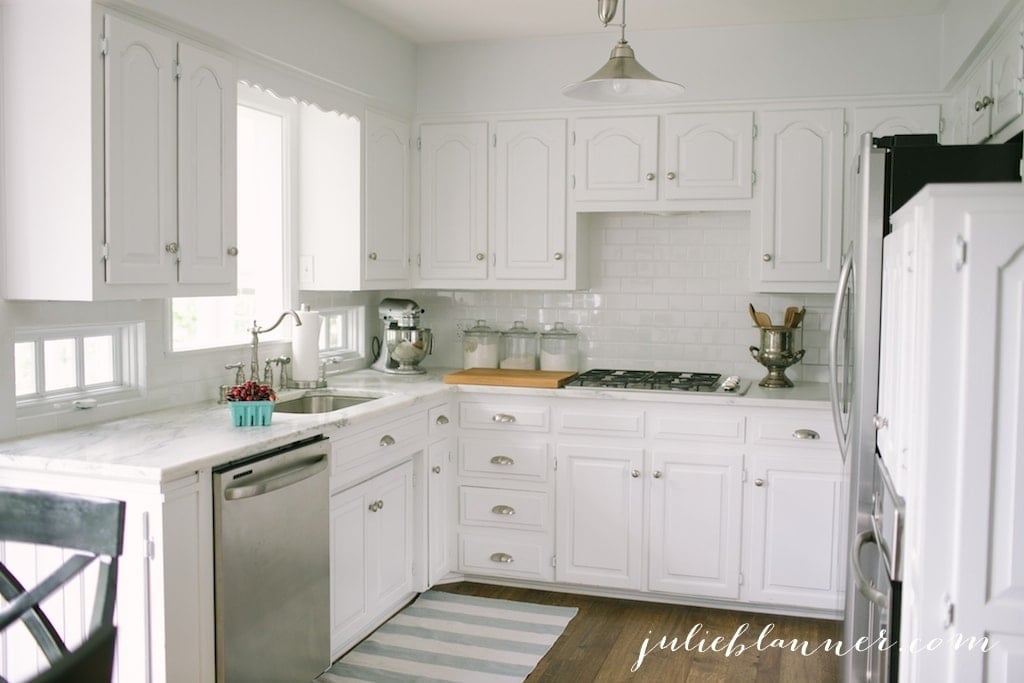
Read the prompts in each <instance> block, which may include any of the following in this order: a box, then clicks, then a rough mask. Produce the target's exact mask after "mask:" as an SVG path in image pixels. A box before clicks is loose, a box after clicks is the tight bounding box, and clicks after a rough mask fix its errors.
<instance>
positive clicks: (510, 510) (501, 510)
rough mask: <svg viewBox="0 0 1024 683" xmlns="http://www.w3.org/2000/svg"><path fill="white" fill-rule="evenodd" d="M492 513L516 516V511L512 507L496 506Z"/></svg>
mask: <svg viewBox="0 0 1024 683" xmlns="http://www.w3.org/2000/svg"><path fill="white" fill-rule="evenodd" d="M491 512H493V513H494V514H496V515H508V516H511V515H514V514H516V509H515V508H514V507H512V506H511V505H495V506H494V507H492V508H491Z"/></svg>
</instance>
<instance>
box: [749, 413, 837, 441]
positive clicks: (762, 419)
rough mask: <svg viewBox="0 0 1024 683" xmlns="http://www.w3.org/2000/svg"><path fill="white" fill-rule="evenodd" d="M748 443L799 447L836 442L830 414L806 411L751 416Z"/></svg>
mask: <svg viewBox="0 0 1024 683" xmlns="http://www.w3.org/2000/svg"><path fill="white" fill-rule="evenodd" d="M750 442H751V443H755V444H761V445H766V446H769V445H770V446H787V447H792V446H798V447H802V448H803V447H815V446H816V447H818V448H821V447H827V446H837V447H838V445H839V442H838V440H837V439H836V430H835V426H834V425H833V423H832V418H831V416H830V415H825V414H822V415H813V414H812V415H807V414H806V413H783V414H777V415H776V414H770V415H758V414H755V415H752V416H751V418H750Z"/></svg>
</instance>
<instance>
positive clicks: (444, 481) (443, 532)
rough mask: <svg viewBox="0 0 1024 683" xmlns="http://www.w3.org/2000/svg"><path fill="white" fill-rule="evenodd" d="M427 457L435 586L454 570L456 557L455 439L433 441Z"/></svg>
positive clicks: (430, 555) (431, 582) (429, 532)
mask: <svg viewBox="0 0 1024 683" xmlns="http://www.w3.org/2000/svg"><path fill="white" fill-rule="evenodd" d="M427 459H428V466H429V468H430V474H429V475H428V477H427V501H428V503H427V508H428V511H427V518H428V523H427V548H428V552H427V555H428V562H429V565H430V566H429V568H428V570H427V583H428V585H431V586H432V585H434V584H436V583H437V582H438V581H439V580H440V579H441V578H442V577H444V576H445V574H447V573H448V572H449V571H451V568H452V558H453V557H454V552H453V551H454V547H455V546H454V544H453V539H454V530H453V526H454V522H455V518H456V514H455V506H454V498H453V496H454V490H455V484H454V475H455V467H454V465H453V463H452V444H451V441H450V440H449V439H444V440H443V441H438V442H437V443H435V444H433V445H431V446H430V449H429V451H428V452H427Z"/></svg>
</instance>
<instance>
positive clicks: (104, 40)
mask: <svg viewBox="0 0 1024 683" xmlns="http://www.w3.org/2000/svg"><path fill="white" fill-rule="evenodd" d="M100 56H101V57H106V56H107V37H106V36H100Z"/></svg>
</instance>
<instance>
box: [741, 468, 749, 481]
mask: <svg viewBox="0 0 1024 683" xmlns="http://www.w3.org/2000/svg"><path fill="white" fill-rule="evenodd" d="M746 480H747V468H746V467H744V468H742V469H741V470H740V483H741V484H742V483H743V482H745V481H746Z"/></svg>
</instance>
